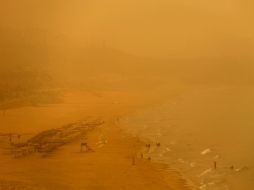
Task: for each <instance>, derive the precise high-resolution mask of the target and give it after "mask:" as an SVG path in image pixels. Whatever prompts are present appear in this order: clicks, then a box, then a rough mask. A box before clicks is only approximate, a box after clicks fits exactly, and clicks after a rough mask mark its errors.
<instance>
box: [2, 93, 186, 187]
mask: <svg viewBox="0 0 254 190" xmlns="http://www.w3.org/2000/svg"><path fill="white" fill-rule="evenodd" d="M118 95H119V94H118ZM82 96H83V97H84V94H83V95H82ZM85 96H86V103H87V102H89V101H90V102H92V104H93V106H95V107H96V106H99V107H101V108H102V107H104V106H105V104H108V101H109V99H110V98H106V99H104V100H102V99H99V100H100V101H98V99H97V98H96V97H95V96H94V95H92V96H91V95H90V96H88V95H87V94H86V95H85ZM113 96H114V94H111V95H110V97H111V98H112V97H113ZM108 97H109V95H108ZM118 97H119V96H118ZM88 99H89V100H88ZM71 100H72V101H73V100H75V101H77V96H76V98H73V95H72V96H71ZM119 101H121V100H120V99H119ZM80 103H81V102H80V101H79V105H80V106H81V107H82V105H81V104H80ZM102 105H104V106H102ZM89 106H90V108H92V107H93V106H92V105H91V104H90V105H88V104H86V112H84V110H83V109H76V110H75V113H73V116H75V117H77V116H80V115H81V112H83V114H84V115H88V113H89ZM71 107H76V108H77V105H76V104H75V103H74V102H72V103H71V102H68V101H67V102H65V104H64V105H62V106H60V107H59V112H58V111H56V108H53V110H51V111H54V113H55V114H54V116H52V115H51V117H49V116H50V114H49V115H43V114H42V112H43V111H42V110H41V109H45V108H19V109H20V110H19V109H17V110H10V111H9V113H8V115H7V116H5V118H4V119H3V117H2V119H1V123H2V124H6V125H7V124H8V123H11V124H10V125H9V128H8V130H9V131H10V132H13V131H18V132H20V133H26V132H27V133H29V132H30V133H29V135H30V136H35V135H36V134H38V133H40V132H41V131H43V130H49V129H52V128H57V127H61V125H62V124H64V123H65V122H67V123H65V124H68V122H71V121H77V118H73V117H71V116H70V114H68V112H66V110H67V109H68V110H72V108H71ZM116 107H118V108H119V105H118V106H116ZM127 107H129V106H126V107H125V109H124V105H123V106H122V108H121V110H122V113H125V112H127V110H128V109H129V110H130V108H128V109H127ZM64 108H65V109H66V110H65V109H64ZM30 109H32V111H31V110H30ZM33 109H34V110H33ZM50 109H52V108H50V107H49V108H47V110H46V111H45V112H47V113H49V112H50ZM21 110H22V111H23V114H24V115H22V114H21V116H20V117H19V116H18V114H17V113H20V111H21ZM25 110H26V111H25ZM36 110H37V111H36ZM60 110H61V112H60ZM97 110H100V109H97ZM113 110H114V106H112V107H111V112H108V114H106V112H107V111H108V110H107V109H104V112H105V115H107V116H106V117H105V118H103V121H104V122H105V123H104V124H103V125H100V126H98V127H95V128H94V129H93V130H92V131H89V133H87V134H86V135H85V136H82V137H81V138H77V139H75V140H73V141H72V142H70V143H67V144H65V145H64V146H61V147H60V148H59V149H57V150H56V151H54V152H52V153H51V154H49V155H47V156H46V157H42V155H41V154H39V153H33V154H29V155H26V156H24V157H19V158H14V156H13V155H12V154H11V153H10V150H9V148H8V138H4V137H2V138H1V142H0V144H1V151H0V152H1V154H0V166H1V170H0V189H1V190H9V189H18V190H19V189H20V190H23V189H31V190H33V189H36V190H37V189H38V190H40V189H41V190H44V189H45V190H50V189H52V190H53V189H54V190H58V189H59V190H60V189H61V190H65V189H66V190H67V189H71V190H76V189H77V190H79V189H88V190H90V189H91V190H95V189H103V190H104V189H110V190H111V189H133V190H135V189H153V190H158V189H160V190H163V189H168V190H190V189H191V187H190V185H189V183H188V182H187V180H185V179H184V178H183V176H181V175H180V174H179V173H178V172H176V171H175V170H173V169H168V166H166V165H163V164H158V163H155V162H153V158H151V159H150V158H149V157H147V156H143V157H142V153H143V152H142V151H143V150H144V147H145V144H144V142H141V141H140V140H139V139H137V138H135V137H132V136H130V135H127V134H126V133H125V132H124V131H122V130H121V128H120V127H119V126H118V118H116V117H115V114H116V113H121V112H120V110H117V109H115V110H114V111H113ZM90 111H91V109H90ZM36 112H38V113H36ZM63 112H65V114H63ZM78 112H79V113H78ZM31 113H33V117H34V118H36V114H40V117H41V119H40V120H39V119H37V120H36V122H37V126H39V127H38V128H36V127H35V128H34V129H32V128H31V127H27V126H28V123H26V122H23V121H26V120H27V119H28V118H30V119H31V115H30V114H31ZM57 114H59V115H57ZM62 114H63V115H66V117H65V118H64V119H63V115H62ZM90 114H93V115H94V114H95V113H93V112H92V111H91V112H90ZM102 114H103V111H101V113H100V114H99V113H98V115H100V117H101V115H102ZM14 116H15V120H16V122H14V121H12V122H8V120H10V118H13V117H14ZM8 117H10V118H9V119H8ZM26 117H27V118H26ZM84 117H85V116H84ZM90 117H91V116H90ZM60 118H62V122H63V123H61V122H58V121H59V119H60ZM80 119H81V120H83V119H84V118H80ZM100 119H102V118H100ZM31 120H32V119H31ZM46 121H47V123H50V124H49V125H45V124H46V123H45V122H46ZM20 122H22V123H23V125H22V128H21V127H19V130H17V128H18V126H19V124H18V123H20ZM84 122H85V120H84ZM26 124H27V125H26ZM31 124H33V122H31V121H30V125H31ZM43 124H44V128H43V127H41V126H40V125H43ZM25 126H26V127H25ZM1 130H2V129H1ZM6 130H7V128H5V131H4V130H2V132H3V131H4V132H6ZM24 138H30V137H24ZM24 140H26V139H24ZM84 142H85V143H87V145H88V146H89V148H91V151H81V150H80V146H81V143H84ZM152 146H153V145H152Z"/></svg>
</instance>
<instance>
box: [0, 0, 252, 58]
mask: <svg viewBox="0 0 254 190" xmlns="http://www.w3.org/2000/svg"><path fill="white" fill-rule="evenodd" d="M0 7H1V8H0V9H1V11H0V12H1V13H0V16H1V23H2V24H1V25H2V27H6V26H9V27H11V28H16V29H18V30H20V29H21V30H22V29H24V28H30V27H34V28H41V29H43V30H46V31H48V32H52V33H61V35H65V36H67V37H68V38H69V39H71V40H73V41H75V42H76V43H83V44H88V45H91V44H93V45H94V44H95V45H98V44H100V45H101V44H102V43H105V44H106V45H107V46H110V47H114V48H118V49H122V50H124V51H127V52H130V53H134V54H141V55H145V56H157V57H182V56H186V57H194V58H196V57H199V58H200V57H209V58H211V57H213V58H214V57H215V58H217V57H223V56H230V55H232V54H233V55H235V54H237V55H239V57H242V56H251V55H252V54H253V52H254V48H253V44H254V25H253V24H252V23H253V21H254V14H253V13H252V12H253V10H254V3H253V2H252V1H251V0H213V1H211V0H210V1H208V0H205V1H204V0H121V1H119V0H92V1H91V0H72V1H67V0H38V1H34V0H23V1H20V0H13V1H2V2H0Z"/></svg>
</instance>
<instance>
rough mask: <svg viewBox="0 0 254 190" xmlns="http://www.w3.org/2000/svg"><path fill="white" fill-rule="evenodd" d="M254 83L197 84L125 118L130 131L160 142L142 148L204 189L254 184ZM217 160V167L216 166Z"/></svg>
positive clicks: (225, 189) (243, 187)
mask: <svg viewBox="0 0 254 190" xmlns="http://www.w3.org/2000/svg"><path fill="white" fill-rule="evenodd" d="M253 97H254V87H252V86H244V87H243V86H241V87H239V86H221V87H207V86H206V87H205V86H196V87H193V88H191V90H187V91H185V92H184V93H182V94H181V95H178V96H176V97H175V98H173V99H168V100H166V101H164V102H163V103H161V104H158V105H156V106H153V107H151V108H150V109H145V110H139V111H137V112H136V113H135V114H132V115H131V116H128V117H125V118H123V119H122V125H123V126H124V128H125V129H126V130H128V131H129V132H130V133H132V134H134V135H137V136H139V137H141V138H143V139H145V140H147V141H151V142H153V144H155V143H156V142H160V143H161V146H159V147H157V146H155V145H153V146H152V148H151V149H150V150H149V151H148V150H144V151H145V153H146V154H147V156H151V157H152V159H154V160H157V161H160V162H164V163H167V164H169V165H170V167H174V168H176V169H178V170H180V171H181V172H182V173H183V174H184V175H185V176H186V177H188V178H190V179H191V180H192V181H193V182H194V183H195V184H196V186H197V187H198V188H200V189H203V190H217V189H219V190H228V189H230V190H239V189H241V190H251V189H252V187H253V186H254V182H253V180H252V179H253V176H254V168H253V167H254V152H253V151H252V150H253V146H254V140H253V134H254V128H253V126H254V118H253V114H254V99H253ZM214 162H216V169H215V166H214Z"/></svg>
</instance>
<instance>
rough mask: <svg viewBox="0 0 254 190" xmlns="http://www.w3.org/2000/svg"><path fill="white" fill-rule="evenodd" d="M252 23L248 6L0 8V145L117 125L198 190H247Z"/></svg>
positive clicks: (47, 3) (56, 0) (96, 1)
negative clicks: (95, 124) (51, 132)
mask: <svg viewBox="0 0 254 190" xmlns="http://www.w3.org/2000/svg"><path fill="white" fill-rule="evenodd" d="M253 22H254V2H253V1H251V0H213V1H204V0H203V1H201V0H188V1H187V0H146V1H144V0H121V1H119V0H118V1H117V0H107V1H106V0H93V1H91V0H73V1H67V0H44V1H42V0H38V1H34V0H23V1H20V0H12V1H1V2H0V23H1V24H0V110H1V112H2V113H1V115H0V134H2V133H15V132H19V133H23V132H24V133H34V132H39V131H41V130H45V129H49V128H52V127H56V125H57V124H61V125H64V124H65V123H67V122H72V121H73V120H80V119H81V118H83V117H84V115H90V116H91V115H93V116H94V115H97V117H103V115H104V116H105V115H106V116H107V117H110V118H111V117H116V118H120V122H119V125H120V126H121V128H122V129H124V131H126V132H128V133H131V134H133V135H134V136H137V137H138V138H141V139H143V140H145V141H149V142H151V143H155V142H158V141H160V143H161V144H162V146H161V150H159V151H157V152H156V151H154V152H153V153H151V154H152V156H154V157H155V158H156V159H155V160H156V161H158V162H163V163H166V164H168V165H169V167H173V168H175V169H176V170H179V171H180V173H182V174H183V175H184V176H186V178H188V179H190V180H191V181H192V182H193V183H195V185H196V186H197V187H198V188H200V189H203V190H210V189H211V190H215V189H223V190H224V189H225V190H227V189H230V190H231V189H232V190H236V189H237V190H239V189H241V190H251V189H252V187H253V186H254V184H253V182H252V179H251V178H252V177H253V176H254V173H253V170H254V168H253V167H254V155H253V151H252V149H253V148H252V147H253V146H254V140H253V134H254V127H253V126H254V120H253V114H254V99H253V95H254V94H253V93H254V75H253V74H254V25H253ZM84 113H85V114H84ZM89 113H90V114H89ZM106 116H105V117H106ZM0 140H1V139H0ZM0 142H1V141H0ZM203 151H205V152H203ZM202 152H203V153H204V154H205V155H203V154H202ZM208 152H209V153H208ZM160 155H161V156H160ZM0 160H1V157H0ZM215 161H216V162H217V163H218V168H219V169H218V172H217V173H216V172H215V173H214V171H210V170H209V169H210V168H212V167H213V164H214V162H215ZM232 166H233V169H232ZM6 167H7V166H6ZM205 171H207V172H205ZM202 172H205V173H202ZM1 175H2V174H1ZM1 175H0V177H1ZM0 189H1V186H0Z"/></svg>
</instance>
